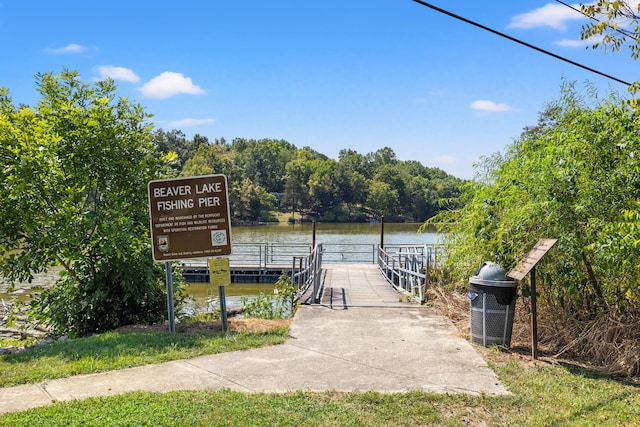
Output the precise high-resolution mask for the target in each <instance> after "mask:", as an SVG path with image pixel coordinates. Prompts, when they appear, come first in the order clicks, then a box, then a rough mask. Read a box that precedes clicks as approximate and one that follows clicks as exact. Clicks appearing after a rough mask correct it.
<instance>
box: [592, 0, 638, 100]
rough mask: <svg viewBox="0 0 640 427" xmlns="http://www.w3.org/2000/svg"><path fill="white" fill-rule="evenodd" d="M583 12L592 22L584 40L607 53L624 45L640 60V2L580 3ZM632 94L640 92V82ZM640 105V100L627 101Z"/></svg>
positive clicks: (634, 84)
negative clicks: (634, 3) (591, 42)
mask: <svg viewBox="0 0 640 427" xmlns="http://www.w3.org/2000/svg"><path fill="white" fill-rule="evenodd" d="M580 10H581V12H582V13H584V15H585V16H587V17H589V18H591V20H590V21H589V22H588V23H587V24H586V25H583V27H582V39H583V40H594V43H593V45H592V47H593V48H594V49H597V48H603V49H604V52H605V53H607V52H619V51H620V50H621V49H622V48H623V47H624V46H626V47H628V48H629V52H630V54H631V57H632V58H633V59H638V57H640V3H637V4H636V5H635V6H632V4H631V3H630V2H628V1H626V0H625V1H621V0H615V1H609V0H596V1H594V2H592V3H587V4H580ZM629 91H630V92H631V93H634V94H637V93H638V92H639V91H640V80H637V81H636V82H635V83H633V84H632V85H631V86H630V87H629ZM626 102H628V103H630V104H631V105H632V106H634V107H635V106H638V100H637V99H635V98H631V99H628V100H626Z"/></svg>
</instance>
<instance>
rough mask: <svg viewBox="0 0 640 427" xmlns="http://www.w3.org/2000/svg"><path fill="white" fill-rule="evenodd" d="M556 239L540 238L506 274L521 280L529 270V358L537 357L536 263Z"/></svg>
mask: <svg viewBox="0 0 640 427" xmlns="http://www.w3.org/2000/svg"><path fill="white" fill-rule="evenodd" d="M557 241H558V239H540V240H538V243H536V244H535V246H534V247H533V248H531V250H530V251H529V253H528V254H527V255H525V257H524V258H522V259H521V260H520V262H519V263H518V264H517V265H516V267H515V268H514V269H513V270H511V271H510V272H509V274H507V276H509V277H511V278H512V279H516V280H522V279H524V278H525V276H526V275H527V274H528V273H529V272H531V358H532V359H533V360H535V359H537V358H538V312H537V310H538V309H537V299H536V264H537V263H538V262H539V261H540V260H541V259H542V257H543V256H544V255H545V254H546V253H547V252H549V249H551V247H552V246H553V245H555V243H556V242H557Z"/></svg>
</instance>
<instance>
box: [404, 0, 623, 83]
mask: <svg viewBox="0 0 640 427" xmlns="http://www.w3.org/2000/svg"><path fill="white" fill-rule="evenodd" d="M413 1H414V2H416V3H419V4H421V5H423V6H426V7H428V8H430V9H433V10H435V11H437V12H440V13H443V14H445V15H448V16H450V17H452V18H455V19H458V20H460V21H462V22H466V23H467V24H471V25H473V26H475V27H478V28H481V29H483V30H485V31H489V32H490V33H493V34H495V35H498V36H500V37H504V38H505V39H508V40H511V41H513V42H516V43H518V44H521V45H523V46H526V47H528V48H530V49H533V50H537V51H538V52H540V53H544V54H545V55H549V56H552V57H554V58H556V59H559V60H561V61H564V62H567V63H569V64H571V65H575V66H576V67H579V68H582V69H583V70H587V71H590V72H592V73H595V74H598V75H600V76H603V77H606V78H608V79H611V80H614V81H616V82H618V83H622V84H624V85H627V86H631V83H628V82H625V81H624V80H621V79H619V78H617V77H613V76H611V75H609V74H606V73H603V72H602V71H598V70H596V69H593V68H591V67H587V66H586V65H582V64H579V63H577V62H575V61H572V60H570V59H567V58H564V57H562V56H560V55H556V54H555V53H552V52H549V51H547V50H544V49H542V48H539V47H537V46H534V45H532V44H530V43H527V42H524V41H522V40H519V39H517V38H515V37H511V36H509V35H507V34H504V33H501V32H500V31H497V30H494V29H493V28H489V27H487V26H485V25H482V24H479V23H477V22H474V21H472V20H470V19H467V18H464V17H462V16H460V15H456V14H454V13H452V12H449V11H447V10H444V9H441V8H439V7H437V6H434V5H432V4H429V3H427V2H425V1H422V0H413Z"/></svg>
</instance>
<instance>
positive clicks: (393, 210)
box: [367, 181, 399, 219]
mask: <svg viewBox="0 0 640 427" xmlns="http://www.w3.org/2000/svg"><path fill="white" fill-rule="evenodd" d="M398 204H399V201H398V191H397V190H395V189H393V188H391V186H390V185H389V184H387V183H386V182H380V181H372V182H371V184H370V185H369V195H368V197H367V206H368V207H369V209H370V211H371V213H372V215H373V216H374V217H376V218H379V217H380V216H382V215H384V216H385V217H387V218H389V219H393V218H395V217H397V214H398Z"/></svg>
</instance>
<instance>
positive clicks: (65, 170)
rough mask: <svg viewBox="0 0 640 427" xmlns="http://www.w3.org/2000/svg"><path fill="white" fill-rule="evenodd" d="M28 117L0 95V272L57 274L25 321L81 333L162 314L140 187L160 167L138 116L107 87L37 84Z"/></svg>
mask: <svg viewBox="0 0 640 427" xmlns="http://www.w3.org/2000/svg"><path fill="white" fill-rule="evenodd" d="M36 78H37V86H38V92H39V93H40V94H41V99H40V101H39V102H38V104H37V105H36V106H35V107H33V108H32V107H28V106H20V107H18V108H16V107H14V106H13V105H12V101H11V98H9V95H8V90H6V89H0V141H1V144H0V163H1V167H0V205H1V209H0V253H1V254H2V256H0V269H1V271H2V274H3V276H4V277H6V278H8V279H9V280H11V281H24V280H29V281H30V280H31V279H32V278H33V274H34V273H38V272H41V271H43V270H46V269H47V268H49V267H51V266H54V265H58V266H61V267H62V273H61V278H60V280H59V281H58V282H57V283H56V285H55V286H54V287H52V288H50V289H48V290H45V291H44V292H42V294H41V295H40V296H39V297H37V298H36V299H34V300H33V302H32V303H31V308H32V314H33V315H34V316H35V317H36V318H37V319H39V320H41V321H43V322H45V323H48V324H49V325H51V326H52V327H53V328H54V329H55V330H56V331H58V332H69V333H73V334H80V335H81V334H86V333H89V332H94V331H104V330H108V329H112V328H116V327H118V326H120V325H123V324H129V323H133V322H155V321H158V320H161V319H162V318H163V317H164V315H165V313H166V304H165V296H164V293H163V289H164V281H163V278H164V274H163V271H162V268H161V267H160V266H158V265H157V264H154V262H153V261H152V257H151V246H150V238H149V230H148V227H149V218H148V213H147V190H146V187H147V183H148V181H149V180H151V179H154V178H158V176H159V173H160V171H162V170H163V168H164V166H165V164H166V163H165V160H166V159H163V158H162V157H161V156H160V155H159V154H156V153H157V152H156V151H155V149H154V146H153V144H152V142H151V140H152V138H151V127H150V125H149V124H148V123H147V121H146V120H147V119H148V117H149V116H148V115H147V114H146V113H145V112H144V110H143V109H142V107H141V106H140V105H137V104H132V103H131V102H129V101H128V100H127V99H125V98H117V97H116V86H115V85H114V83H113V81H111V80H106V81H101V82H97V83H95V84H86V83H83V82H81V81H80V79H79V78H78V73H77V72H73V71H67V70H65V71H64V72H63V73H61V74H60V75H53V74H52V73H46V74H38V75H37V77H36Z"/></svg>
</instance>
